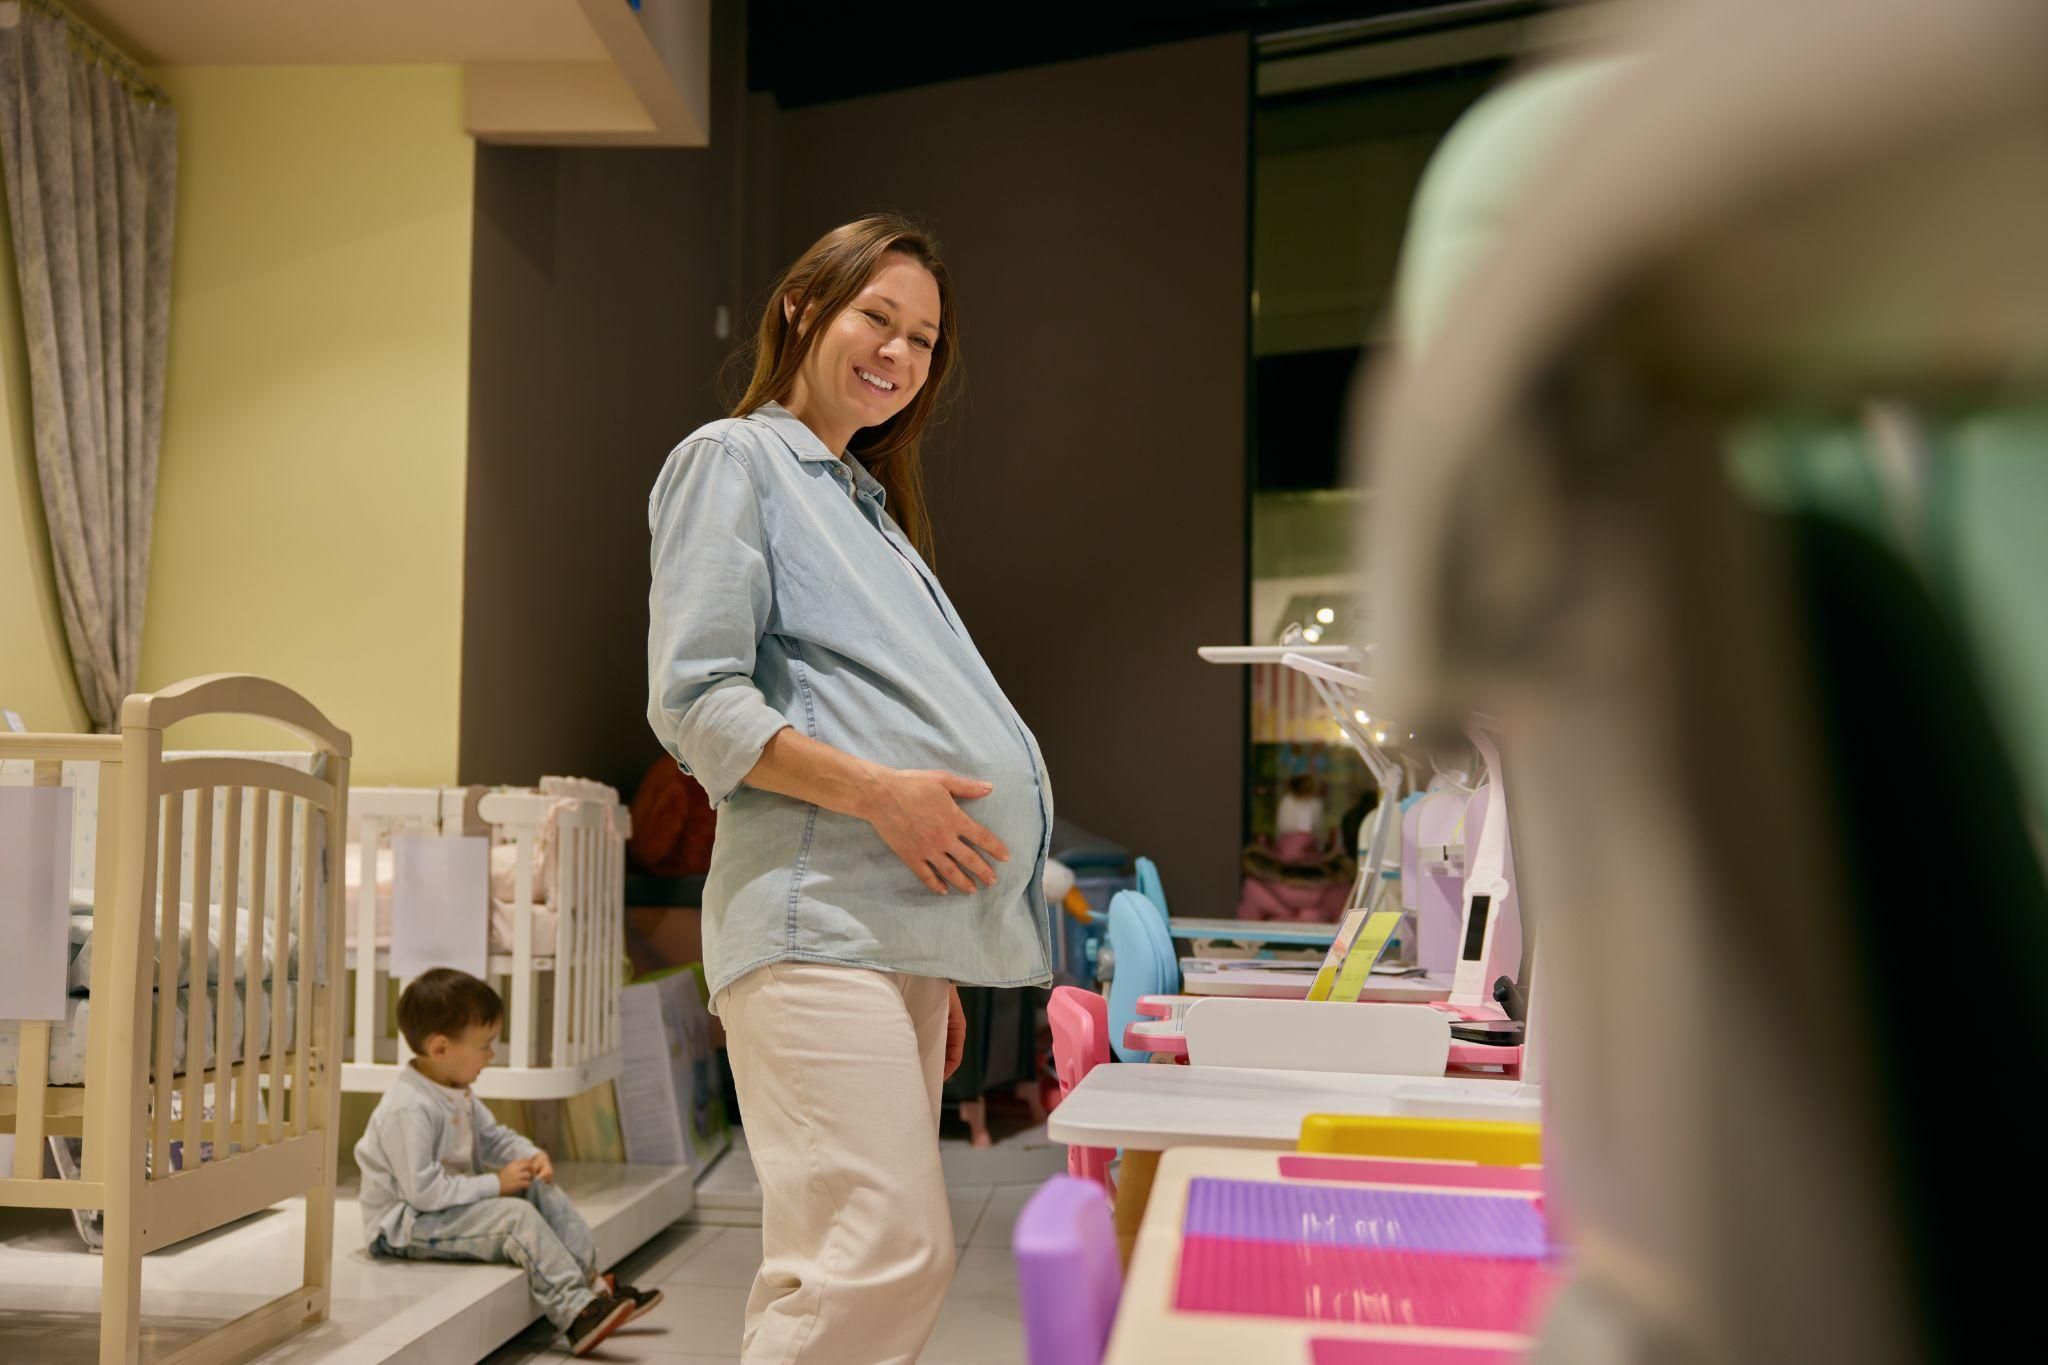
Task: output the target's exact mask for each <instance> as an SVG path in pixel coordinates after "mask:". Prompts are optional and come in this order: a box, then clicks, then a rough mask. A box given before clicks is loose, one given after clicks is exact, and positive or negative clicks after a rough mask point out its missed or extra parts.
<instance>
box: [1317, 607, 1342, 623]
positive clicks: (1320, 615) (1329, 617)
mask: <svg viewBox="0 0 2048 1365" xmlns="http://www.w3.org/2000/svg"><path fill="white" fill-rule="evenodd" d="M1336 619H1337V613H1336V612H1334V611H1331V610H1330V609H1329V608H1328V607H1324V608H1322V609H1321V610H1319V611H1318V612H1316V620H1318V621H1321V622H1322V623H1323V624H1324V625H1326V626H1327V625H1329V624H1330V622H1332V621H1334V620H1336Z"/></svg>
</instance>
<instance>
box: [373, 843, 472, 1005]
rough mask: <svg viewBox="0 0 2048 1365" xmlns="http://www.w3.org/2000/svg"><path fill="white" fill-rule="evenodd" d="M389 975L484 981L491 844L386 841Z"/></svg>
mask: <svg viewBox="0 0 2048 1365" xmlns="http://www.w3.org/2000/svg"><path fill="white" fill-rule="evenodd" d="M391 874H392V875H391V975H392V976H394V977H397V978H398V979H400V980H407V981H409V980H411V979H412V978H413V977H416V976H418V975H419V974H420V973H422V972H424V971H427V970H429V969H430V968H434V967H453V968H455V969H456V970H458V971H464V972H468V973H469V974H470V975H471V976H482V975H484V972H485V968H486V959H487V958H488V957H489V954H490V940H491V841H490V840H489V839H487V838H484V837H483V836H481V835H476V836H466V837H463V838H458V839H445V838H441V837H439V836H437V835H432V834H402V835H399V836H398V837H396V838H394V839H393V840H392V841H391Z"/></svg>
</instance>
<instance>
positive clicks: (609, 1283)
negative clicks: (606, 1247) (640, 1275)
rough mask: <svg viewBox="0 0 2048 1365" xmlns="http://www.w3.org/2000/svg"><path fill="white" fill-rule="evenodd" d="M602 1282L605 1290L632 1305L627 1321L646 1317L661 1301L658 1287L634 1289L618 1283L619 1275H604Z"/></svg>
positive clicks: (628, 1285)
mask: <svg viewBox="0 0 2048 1365" xmlns="http://www.w3.org/2000/svg"><path fill="white" fill-rule="evenodd" d="M604 1283H605V1289H606V1291H607V1292H608V1293H609V1294H610V1295H611V1296H612V1297H613V1298H615V1299H624V1300H626V1301H627V1302H628V1303H630V1304H632V1305H633V1316H632V1317H629V1318H627V1319H626V1321H627V1322H632V1321H633V1320H634V1319H636V1318H644V1317H646V1316H647V1315H648V1314H649V1313H652V1312H653V1311H654V1310H655V1308H656V1307H657V1306H659V1305H660V1303H661V1291H660V1290H659V1289H635V1288H634V1287H633V1286H632V1285H630V1284H620V1283H619V1277H618V1276H616V1275H606V1276H605V1277H604Z"/></svg>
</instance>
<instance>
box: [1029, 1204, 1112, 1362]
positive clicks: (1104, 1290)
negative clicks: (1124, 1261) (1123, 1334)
mask: <svg viewBox="0 0 2048 1365" xmlns="http://www.w3.org/2000/svg"><path fill="white" fill-rule="evenodd" d="M1010 1249H1011V1251H1012V1252H1013V1253H1014V1254H1015V1255H1016V1258H1017V1304H1018V1307H1020V1308H1022V1309H1023V1311H1024V1358H1025V1360H1026V1361H1028V1362H1029V1365H1100V1362H1101V1360H1102V1353H1103V1351H1104V1350H1105V1349H1107V1347H1108V1345H1109V1330H1110V1328H1111V1327H1112V1326H1113V1325H1114V1324H1115V1322H1116V1303H1117V1298H1118V1296H1119V1295H1120V1294H1121V1293H1122V1292H1123V1271H1122V1269H1121V1268H1120V1266H1119V1264H1118V1260H1117V1245H1116V1229H1115V1227H1114V1226H1113V1225H1112V1223H1111V1221H1110V1217H1109V1205H1108V1203H1107V1202H1105V1201H1104V1199H1103V1197H1102V1187H1101V1186H1100V1185H1097V1184H1095V1183H1094V1182H1092V1181H1087V1180H1076V1179H1074V1178H1073V1177H1072V1176H1066V1175H1056V1176H1054V1177H1053V1178H1052V1179H1050V1180H1048V1181H1046V1182H1045V1184H1043V1185H1042V1186H1040V1187H1039V1190H1038V1193H1036V1194H1034V1195H1032V1196H1031V1202H1030V1203H1028V1204H1026V1205H1025V1206H1024V1210H1023V1212H1022V1213H1019V1214H1018V1215H1017V1227H1016V1231H1014V1232H1013V1233H1011V1235H1010Z"/></svg>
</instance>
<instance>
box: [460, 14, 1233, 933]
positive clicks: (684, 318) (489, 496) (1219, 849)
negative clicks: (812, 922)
mask: <svg viewBox="0 0 2048 1365" xmlns="http://www.w3.org/2000/svg"><path fill="white" fill-rule="evenodd" d="M717 8H724V7H716V8H715V10H714V12H715V13H716V12H717ZM1247 93H1248V53H1247V46H1246V39H1245V38H1244V37H1243V35H1227V36H1223V37H1216V38H1205V39H1200V40H1197V41H1192V42H1185V43H1177V44H1172V45H1169V46H1163V47H1156V48H1148V49H1142V50H1139V51H1135V52H1127V53H1120V54H1116V55H1112V56H1106V57H1099V58H1091V59H1087V60H1083V61H1076V62H1067V63H1061V64H1057V65H1051V66H1044V67H1038V68H1033V69H1030V70H1025V71H1019V72H1011V73H1006V74H1003V75H998V76H990V77H980V78H976V79H972V80H962V81H953V82H948V83H944V84H939V85H931V86H924V87H918V88H914V89H909V90H902V91H895V92H891V93H888V94H883V95H876V96H869V97H863V98H859V99H852V100H843V101H838V102H835V103H831V104H823V105H814V106H809V107H805V108H802V109H797V110H787V111H779V110H777V109H776V107H775V106H774V104H773V102H772V101H771V100H770V99H769V98H768V97H766V96H751V97H745V98H744V100H742V97H740V96H739V94H738V92H737V91H736V90H726V91H723V92H721V93H720V95H718V96H715V98H717V99H718V100H719V102H718V104H717V109H718V111H719V112H720V113H725V114H726V115H727V116H728V121H727V122H726V123H724V124H723V125H721V124H720V123H719V122H718V121H717V115H716V114H715V115H714V125H713V137H714V139H715V140H719V141H720V146H719V147H718V148H714V149H713V150H711V151H708V152H674V153H630V152H611V153H606V152H588V151H550V152H530V151H506V150H502V149H494V148H483V149H481V150H480V154H479V160H478V192H477V193H478V213H477V252H476V298H477V301H476V320H477V336H476V340H475V343H474V344H475V353H474V358H473V362H472V364H473V372H472V389H473V393H474V395H475V402H474V407H473V411H472V417H471V457H470V466H471V467H470V496H469V508H470V524H469V530H468V546H469V553H468V588H467V606H466V612H465V629H464V657H463V678H464V681H463V703H464V704H463V722H462V725H463V734H462V745H461V766H462V774H463V777H464V779H465V780H472V781H512V780H531V778H532V777H533V776H535V775H537V774H538V773H539V772H541V771H564V770H572V769H573V770H579V771H584V772H588V773H590V774H592V775H595V776H600V777H606V778H610V779H612V780H614V781H618V782H621V783H625V782H629V781H630V780H631V779H632V778H633V777H634V776H637V773H638V771H639V770H640V769H641V768H642V767H643V766H644V765H645V763H646V762H648V761H650V760H651V759H652V758H653V757H655V756H656V755H657V754H658V749H657V748H656V747H655V743H654V740H653V738H652V736H651V735H649V734H648V733H647V730H646V724H645V720H644V710H645V696H644V690H645V676H644V658H645V619H644V613H645V602H646V596H645V594H646V526H645V502H646V494H647V489H648V487H649V486H650V485H651V483H652V481H653V477H654V474H655V472H656V471H657V470H658V468H659V466H660V463H661V460H662V457H663V456H664V455H665V454H666V452H667V450H668V449H669V447H670V446H671V445H673V444H674V442H675V441H676V440H678V439H680V438H681V437H682V436H683V435H685V434H687V433H688V432H689V430H690V429H691V428H693V427H694V426H696V425H698V424H699V423H700V422H702V421H704V420H706V419H708V418H709V417H711V416H714V415H716V406H715V403H714V402H713V400H712V397H711V394H710V390H709V383H710V379H711V376H712V374H713V372H714V371H715V369H716V368H717V365H718V363H719V362H720V360H721V359H722V358H723V356H724V354H725V353H726V348H727V343H723V342H719V341H717V340H716V339H715V338H713V337H712V335H711V332H710V317H711V312H712V309H713V307H714V306H716V304H718V303H721V302H724V303H728V304H729V305H746V306H748V307H751V306H753V305H755V304H757V303H758V297H759V295H760V294H761V293H762V292H763V291H764V290H765V289H767V288H768V287H769V286H770V285H771V284H772V282H773V276H774V273H775V272H776V271H777V270H778V269H779V268H780V267H781V266H782V265H783V264H785V263H786V262H787V261H788V260H789V259H791V258H792V257H794V256H795V255H796V254H797V253H798V252H800V251H801V250H802V249H803V248H804V247H805V246H807V245H809V243H810V242H811V241H812V240H814V239H815V238H816V237H817V236H818V235H819V234H820V233H822V232H824V231H825V230H827V229H829V228H830V227H832V226H834V225H835V224H837V223H840V222H843V221H845V220H846V219H849V218H852V217H855V216H858V215H859V214H860V213H862V212H864V211H866V210H868V209H871V208H874V207H878V206H890V207H895V208H900V209H905V210H908V211H911V212H913V213H915V214H917V215H919V216H921V217H922V218H924V219H925V220H926V221H927V222H928V223H930V224H931V225H932V226H933V228H934V229H935V230H936V231H937V233H938V235H939V237H940V239H941V242H942V244H943V245H944V247H945V249H946V253H947V257H948V260H949V263H950V265H951V267H952V270H953V274H954V278H955V284H956V288H957V292H958V295H959V306H960V317H959V318H958V320H957V321H958V325H959V327H960V335H961V337H962V340H963V343H964V344H963V355H964V357H965V359H966V371H967V386H966V390H965V393H964V396H963V401H962V402H961V403H960V404H959V405H958V407H957V408H956V409H955V411H954V413H953V415H952V417H951V419H950V420H949V421H948V422H947V423H946V424H945V425H944V426H943V427H941V428H940V429H939V430H938V432H937V433H936V434H935V438H934V440H933V442H932V443H931V444H930V446H929V447H928V451H927V461H928V469H927V475H928V480H929V483H930V486H931V490H932V499H933V510H934V514H935V517H936V519H937V522H938V527H939V556H938V566H937V567H938V570H939V573H940V576H941V577H942V578H943V579H944V580H945V583H946V586H947V589H948V591H949V592H950V593H951V594H952V596H953V598H954V600H955V601H956V602H957V603H958V605H959V607H960V610H961V613H962V615H963V616H964V617H965V618H966V620H967V622H968V625H969V626H970V628H971V629H972V630H973V631H974V634H975V638H976V640H977V642H978V643H979V644H980V645H981V647H982V649H983V651H984V652H985V654H986V655H987V657H988V661H989V663H990V665H991V667H992V668H993V669H994V670H995V672H996V675H997V676H998V677H999V678H1001V679H1002V681H1003V684H1004V686H1005V689H1006V690H1007V691H1008V692H1009V693H1010V696H1011V698H1012V700H1014V701H1015V702H1016V704H1017V706H1018V709H1019V710H1020V711H1021V712H1022V713H1023V714H1024V716H1025V718H1026V720H1027V721H1028V722H1029V723H1030V724H1031V726H1032V728H1033V729H1034V730H1035V731H1036V732H1037V734H1038V736H1039V738H1040V741H1041V743H1042V744H1043V746H1044V749H1045V752H1046V758H1047V761H1048V763H1049V765H1050V767H1051V770H1052V778H1053V786H1054V792H1055V795H1056V797H1057V800H1058V805H1059V810H1060V813H1061V814H1063V815H1066V816H1069V817H1071V818H1072V819H1074V820H1076V821H1078V822H1080V823H1081V824H1083V825H1086V826H1088V827H1090V828H1092V829H1095V830H1097V831H1099V832H1100V833H1103V834H1105V835H1108V836H1110V837H1112V838H1116V839H1118V840H1119V841H1121V842H1124V843H1127V844H1129V845H1131V846H1132V847H1133V848H1135V849H1137V850H1138V851H1141V852H1146V853H1149V854H1151V855H1152V856H1153V857H1154V858H1156V859H1158V861H1159V863H1160V865H1161V868H1162V869H1163V871H1164V873H1165V877H1166V880H1167V884H1168V886H1169V888H1170V889H1171V891H1172V892H1173V895H1174V908H1175V910H1176V912H1179V913H1224V912H1226V910H1227V906H1228V905H1229V903H1230V902H1231V900H1232V898H1233V897H1234V894H1235V887H1236V850H1237V844H1238V839H1239V803H1240V800H1241V793H1242V788H1243V752H1242V743H1243V728H1244V717H1245V694H1244V679H1243V677H1242V675H1241V674H1240V673H1239V672H1238V671H1236V670H1228V669H1221V668H1216V667H1212V666H1209V665H1205V664H1202V663H1201V662H1200V661H1198V660H1197V659H1196V658H1195V655H1194V648H1195V646H1196V645H1198V644H1206V643H1213V642H1223V641H1234V640H1239V639H1241V638H1243V634H1244V630H1245V565H1246V546H1245V485H1246V465H1245V445H1244V441H1245V436H1244V432H1245V413H1244V402H1245V355H1246V337H1245V331H1244V327H1245V307H1246V298H1247V295H1248V291H1249V284H1248V281H1247V279H1246V274H1245V270H1246V245H1247V243H1246V219H1247V205H1246V161H1245V158H1246V156H1247V153H1248V147H1247V142H1248V119H1247V108H1246V99H1247ZM735 124H737V125H738V126H737V128H735V127H734V125H735ZM727 129H732V130H733V136H731V137H730V138H727V137H726V136H725V130H727ZM735 195H737V196H738V199H737V200H735V198H734V196H735ZM736 325H744V320H743V319H736ZM550 527H554V528H557V529H555V530H553V531H550V529H549V528H550ZM544 543H545V544H547V545H550V546H551V547H552V548H553V551H554V562H552V563H549V562H548V559H549V556H548V555H546V554H544V553H543V554H536V546H537V545H541V544H544Z"/></svg>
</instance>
